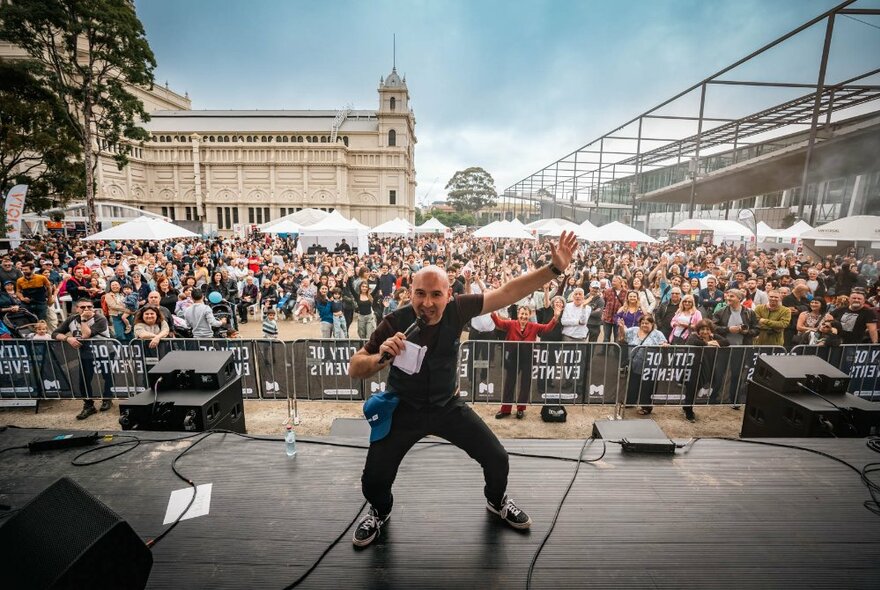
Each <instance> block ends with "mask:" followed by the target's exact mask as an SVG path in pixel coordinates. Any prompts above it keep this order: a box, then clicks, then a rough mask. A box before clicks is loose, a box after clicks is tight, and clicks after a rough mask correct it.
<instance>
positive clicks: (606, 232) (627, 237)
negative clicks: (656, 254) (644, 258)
mask: <svg viewBox="0 0 880 590" xmlns="http://www.w3.org/2000/svg"><path fill="white" fill-rule="evenodd" d="M589 240H590V241H591V242H646V243H648V244H656V243H657V240H655V239H654V238H652V237H651V236H649V235H648V234H645V233H642V232H640V231H639V230H637V229H634V228H632V227H630V226H628V225H626V224H624V223H620V222H619V221H612V222H611V223H609V224H607V225H603V226H602V227H600V228H598V229H597V230H596V231H594V232H592V235H591V236H590V238H589Z"/></svg>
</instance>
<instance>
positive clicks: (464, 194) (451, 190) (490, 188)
mask: <svg viewBox="0 0 880 590" xmlns="http://www.w3.org/2000/svg"><path fill="white" fill-rule="evenodd" d="M446 190H447V191H448V193H447V195H446V202H447V203H449V204H450V205H451V206H452V207H453V208H454V209H455V210H456V211H459V212H467V213H477V212H479V211H480V210H481V209H485V208H486V207H491V206H493V205H495V198H496V197H497V196H498V193H497V192H495V180H494V179H493V178H492V175H491V174H489V173H488V172H486V171H485V170H483V169H482V168H480V167H476V166H474V167H471V168H466V169H465V170H459V171H458V172H456V173H455V174H454V175H453V176H452V178H450V179H449V182H448V183H446Z"/></svg>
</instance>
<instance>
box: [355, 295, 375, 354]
mask: <svg viewBox="0 0 880 590" xmlns="http://www.w3.org/2000/svg"><path fill="white" fill-rule="evenodd" d="M357 314H358V321H357V326H358V338H360V339H362V340H364V339H366V338H367V337H368V336H369V335H370V334H371V333H372V332H373V331H374V330H375V329H376V316H375V314H374V313H373V293H371V292H370V284H369V283H368V282H367V281H361V282H360V284H359V285H358V295H357Z"/></svg>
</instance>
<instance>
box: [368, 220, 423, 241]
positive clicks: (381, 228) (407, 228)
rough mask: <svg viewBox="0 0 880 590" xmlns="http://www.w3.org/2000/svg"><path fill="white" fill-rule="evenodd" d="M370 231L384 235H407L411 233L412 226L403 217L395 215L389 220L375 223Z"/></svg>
mask: <svg viewBox="0 0 880 590" xmlns="http://www.w3.org/2000/svg"><path fill="white" fill-rule="evenodd" d="M370 233H372V234H378V235H385V236H408V235H411V234H412V233H413V226H412V225H410V223H409V222H408V221H406V220H405V219H401V218H400V217H395V218H394V219H392V220H390V221H386V222H385V223H382V224H380V225H377V226H376V227H374V228H373V229H371V230H370Z"/></svg>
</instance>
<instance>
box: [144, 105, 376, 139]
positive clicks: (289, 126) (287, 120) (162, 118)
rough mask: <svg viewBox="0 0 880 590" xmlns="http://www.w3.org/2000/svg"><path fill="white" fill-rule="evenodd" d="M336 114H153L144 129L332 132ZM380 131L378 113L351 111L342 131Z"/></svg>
mask: <svg viewBox="0 0 880 590" xmlns="http://www.w3.org/2000/svg"><path fill="white" fill-rule="evenodd" d="M335 118H336V111H293V110H291V111H154V112H152V113H150V121H148V122H146V123H144V128H145V129H146V130H147V131H150V132H153V133H181V132H193V133H235V132H250V133H264V132H312V131H313V132H316V133H327V132H329V131H330V129H331V127H332V125H333V120H334V119H335ZM378 129H379V120H378V117H377V116H376V111H351V112H350V113H349V114H348V116H347V117H346V119H345V121H344V122H343V123H342V126H341V127H340V129H339V131H340V132H342V133H344V132H354V131H372V132H375V131H377V130H378Z"/></svg>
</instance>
